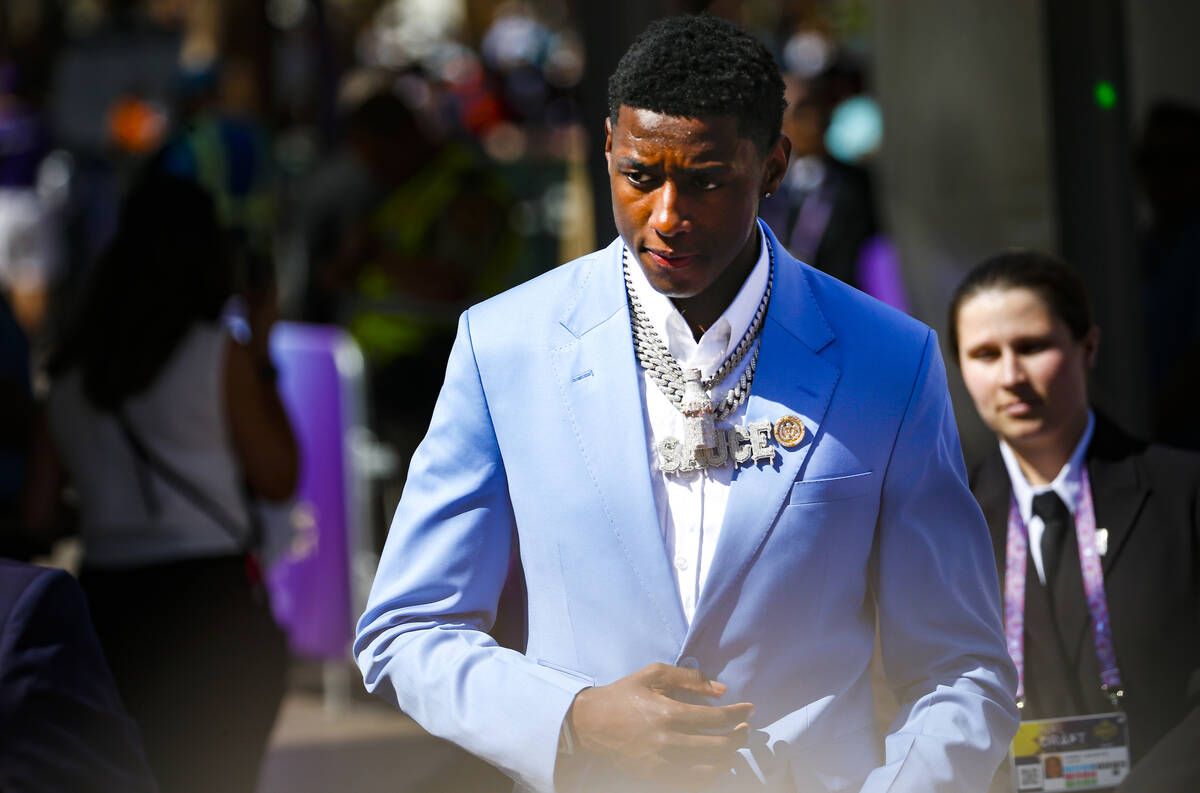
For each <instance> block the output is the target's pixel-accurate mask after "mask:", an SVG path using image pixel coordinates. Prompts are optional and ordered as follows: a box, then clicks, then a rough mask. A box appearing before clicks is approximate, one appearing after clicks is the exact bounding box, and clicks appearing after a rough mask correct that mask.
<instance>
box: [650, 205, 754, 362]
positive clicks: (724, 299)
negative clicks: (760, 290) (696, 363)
mask: <svg viewBox="0 0 1200 793" xmlns="http://www.w3.org/2000/svg"><path fill="white" fill-rule="evenodd" d="M760 233H761V232H760V231H759V230H758V225H757V224H755V227H754V233H753V234H751V235H750V239H749V240H748V241H747V242H746V244H745V245H744V246H743V247H742V250H741V252H740V253H739V254H738V255H737V258H736V259H734V260H733V261H732V262H731V263H730V265H729V266H728V267H726V268H725V272H723V273H721V275H720V277H718V278H717V280H716V281H714V282H713V283H712V286H710V287H708V289H705V290H704V291H703V292H701V293H700V294H698V295H696V296H694V297H676V298H671V302H672V303H674V304H675V308H677V309H679V313H680V314H682V315H683V319H684V321H686V322H687V324H688V327H689V328H691V330H692V336H693V337H694V338H695V339H696V341H699V340H700V337H701V336H703V335H704V332H705V331H706V330H708V329H709V328H710V327H712V324H713V323H714V322H716V321H717V320H718V319H720V317H721V315H722V314H724V313H725V309H727V308H729V304H730V303H732V302H733V299H734V298H735V297H737V293H738V292H739V291H740V290H741V288H742V284H744V283H745V282H746V278H748V277H749V275H750V273H751V271H753V270H754V265H755V264H756V263H757V262H758V255H759V251H760V250H761V247H762V244H761V243H760V242H759V234H760Z"/></svg>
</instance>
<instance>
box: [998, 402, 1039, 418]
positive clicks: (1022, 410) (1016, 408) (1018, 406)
mask: <svg viewBox="0 0 1200 793" xmlns="http://www.w3.org/2000/svg"><path fill="white" fill-rule="evenodd" d="M1036 409H1037V404H1036V403H1033V402H1025V401H1024V400H1022V401H1019V402H1009V403H1008V404H1006V405H1001V406H1000V412H1001V413H1003V414H1004V415H1005V416H1028V415H1029V414H1031V413H1033V412H1034V411H1035V410H1036Z"/></svg>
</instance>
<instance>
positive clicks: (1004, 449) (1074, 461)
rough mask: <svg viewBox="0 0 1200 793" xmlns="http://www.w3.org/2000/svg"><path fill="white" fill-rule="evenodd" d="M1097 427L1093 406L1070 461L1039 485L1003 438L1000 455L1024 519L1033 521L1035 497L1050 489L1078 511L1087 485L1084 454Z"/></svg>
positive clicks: (1072, 508)
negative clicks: (1029, 477) (1050, 480)
mask: <svg viewBox="0 0 1200 793" xmlns="http://www.w3.org/2000/svg"><path fill="white" fill-rule="evenodd" d="M1095 429H1096V415H1095V414H1094V413H1093V412H1092V411H1091V409H1089V410H1088V420H1087V426H1086V427H1085V428H1084V430H1083V436H1082V437H1080V439H1079V443H1077V444H1076V445H1075V451H1073V452H1072V453H1071V457H1070V459H1068V460H1067V464H1066V465H1064V466H1063V467H1062V470H1061V471H1059V472H1058V475H1057V476H1055V477H1054V481H1053V482H1051V483H1050V484H1048V485H1038V486H1037V487H1034V486H1033V485H1031V484H1029V480H1028V479H1026V478H1025V472H1024V471H1022V470H1021V464H1020V463H1018V462H1017V455H1016V453H1014V452H1013V450H1012V449H1011V448H1010V447H1009V445H1008V444H1007V443H1005V442H1004V441H1000V456H1001V457H1003V458H1004V467H1005V468H1007V469H1008V481H1009V482H1011V483H1012V491H1013V497H1014V498H1016V499H1017V508H1018V509H1019V510H1020V511H1021V520H1023V521H1025V524H1026V525H1029V519H1030V518H1031V517H1032V516H1033V497H1034V496H1036V495H1038V494H1039V493H1045V492H1046V491H1048V490H1053V491H1054V492H1055V493H1057V494H1058V497H1059V498H1061V499H1062V500H1063V503H1064V504H1066V505H1067V509H1069V510H1070V511H1071V514H1072V515H1074V514H1075V508H1076V505H1077V504H1078V503H1079V492H1080V490H1081V489H1082V488H1083V457H1084V454H1086V453H1087V448H1088V444H1090V443H1091V442H1092V433H1093V431H1094V430H1095Z"/></svg>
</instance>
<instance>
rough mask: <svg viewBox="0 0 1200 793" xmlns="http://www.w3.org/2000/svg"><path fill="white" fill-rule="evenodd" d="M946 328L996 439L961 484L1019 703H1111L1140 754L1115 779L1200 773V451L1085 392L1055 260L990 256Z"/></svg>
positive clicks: (1082, 357) (1166, 780)
mask: <svg viewBox="0 0 1200 793" xmlns="http://www.w3.org/2000/svg"><path fill="white" fill-rule="evenodd" d="M949 327H950V346H951V348H952V350H953V352H954V354H955V357H956V359H957V361H958V363H959V367H960V369H961V372H962V376H963V380H964V382H965V383H966V386H967V390H968V391H969V392H970V394H971V397H972V399H973V400H974V402H975V407H976V408H977V409H978V411H979V415H980V417H981V418H982V419H983V421H984V423H986V424H987V425H988V427H990V428H991V429H992V430H993V431H994V432H995V433H996V436H997V439H998V441H999V443H998V444H997V445H996V448H995V449H994V451H993V452H992V453H991V454H990V455H989V456H988V457H987V459H986V460H984V461H983V462H982V463H981V464H980V465H979V466H978V467H976V468H975V469H974V470H973V471H972V474H971V488H972V491H973V492H974V493H975V496H976V498H977V499H978V500H979V503H980V505H981V506H982V508H983V512H984V515H985V517H986V518H987V521H988V526H989V527H990V529H991V534H992V544H993V548H994V550H995V554H996V564H997V567H998V570H999V576H1000V581H1001V582H1002V584H1003V589H1004V596H1005V620H1006V626H1005V627H1006V630H1007V632H1008V642H1009V648H1010V652H1014V655H1015V656H1017V655H1023V659H1024V674H1023V686H1024V691H1023V696H1024V708H1023V710H1022V713H1021V715H1022V718H1023V719H1026V720H1029V719H1060V718H1064V717H1069V716H1080V715H1085V714H1096V713H1110V712H1113V711H1117V710H1119V711H1121V712H1123V713H1124V714H1126V715H1127V717H1128V726H1129V741H1130V743H1129V757H1130V759H1131V760H1132V763H1133V770H1132V773H1131V774H1130V776H1129V777H1128V778H1127V779H1126V780H1125V782H1124V784H1123V785H1122V786H1121V787H1120V788H1119V789H1120V790H1122V791H1127V793H1185V791H1195V790H1200V755H1198V754H1197V752H1196V748H1197V747H1198V746H1200V455H1196V454H1193V453H1190V452H1186V451H1179V450H1174V449H1169V448H1166V447H1163V446H1157V445H1149V444H1147V443H1145V442H1144V441H1140V440H1138V439H1136V438H1133V437H1131V436H1130V435H1128V434H1127V433H1126V432H1125V431H1124V430H1122V429H1121V428H1120V427H1118V426H1117V425H1116V424H1115V423H1113V421H1111V420H1110V419H1109V418H1107V417H1106V416H1104V415H1103V414H1102V413H1100V412H1098V411H1096V410H1095V409H1094V408H1092V407H1091V406H1090V405H1089V403H1088V393H1087V377H1088V372H1089V371H1090V370H1091V369H1092V366H1093V364H1094V363H1095V359H1096V354H1097V351H1098V348H1099V342H1100V331H1099V328H1097V327H1096V325H1095V324H1094V323H1093V320H1092V313H1091V306H1090V303H1089V300H1088V296H1087V293H1086V291H1085V289H1084V286H1083V282H1082V281H1081V280H1080V279H1079V277H1078V276H1076V275H1075V274H1074V273H1073V272H1072V271H1071V270H1070V269H1069V268H1068V267H1067V265H1066V264H1065V263H1063V262H1061V261H1059V260H1057V259H1054V258H1052V257H1050V256H1047V255H1045V254H1041V253H1037V252H1034V251H1013V252H1008V253H1004V254H1000V255H998V256H995V257H993V258H990V259H988V260H986V261H985V262H983V263H982V264H980V265H979V266H978V267H976V268H975V269H974V270H972V271H971V272H970V273H969V274H968V275H967V277H966V278H965V279H964V280H963V282H962V283H961V284H960V285H959V286H958V289H957V290H956V292H955V294H954V297H953V300H952V302H951V304H950V311H949ZM1026 548H1027V552H1026V550H1024V549H1026ZM1022 622H1023V629H1022ZM1102 639H1103V640H1104V641H1106V642H1107V649H1102V648H1101V647H1100V646H1099V645H1101V644H1102V643H1103V642H1102ZM1114 648H1115V654H1114ZM1018 667H1020V663H1019V662H1018ZM1106 670H1112V672H1114V673H1115V677H1113V676H1111V673H1109V674H1106V675H1102V672H1105V671H1106ZM1102 684H1103V685H1102ZM1104 687H1107V690H1103V689H1104ZM1118 690H1122V691H1123V694H1122V695H1119V696H1116V695H1115V692H1116V691H1118ZM1004 769H1007V765H1006V766H1005V767H1004ZM1004 769H1002V774H1001V776H1006V775H1005V774H1004V773H1003V770H1004ZM995 789H997V790H1012V787H1011V786H1010V785H1008V784H1007V780H1001V779H1000V778H998V780H997V787H996V788H995Z"/></svg>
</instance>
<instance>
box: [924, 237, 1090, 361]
mask: <svg viewBox="0 0 1200 793" xmlns="http://www.w3.org/2000/svg"><path fill="white" fill-rule="evenodd" d="M989 289H1028V290H1029V291H1031V292H1033V293H1034V294H1035V295H1037V296H1038V299H1040V300H1041V301H1042V303H1043V304H1045V306H1046V308H1047V309H1048V310H1049V311H1050V313H1051V314H1053V315H1054V316H1056V317H1058V318H1059V319H1061V320H1062V321H1063V322H1065V323H1066V324H1067V327H1068V328H1069V329H1070V331H1071V335H1072V336H1073V337H1074V338H1075V339H1076V340H1079V339H1082V338H1083V337H1084V336H1086V335H1087V332H1088V331H1089V330H1091V329H1092V324H1093V320H1092V304H1091V301H1090V300H1088V294H1087V289H1086V287H1084V285H1083V281H1082V279H1080V277H1079V276H1078V275H1076V274H1075V271H1074V270H1072V269H1071V268H1070V267H1069V266H1068V265H1067V263H1066V262H1064V261H1062V260H1061V259H1057V258H1055V257H1053V256H1051V255H1049V254H1046V253H1041V252H1039V251H1033V250H1026V249H1015V250H1011V251H1005V252H1004V253H1000V254H997V255H995V256H992V257H990V258H988V259H985V260H984V261H983V262H982V263H980V264H979V265H978V266H976V267H975V269H973V270H971V272H969V273H967V277H966V278H964V279H963V280H962V283H960V284H959V285H958V288H957V289H955V290H954V296H953V297H952V298H951V299H950V316H949V320H950V321H949V323H948V328H949V336H950V349H951V351H953V353H954V357H955V358H958V314H959V312H960V311H961V310H962V306H963V303H965V302H967V300H968V299H970V298H972V297H974V296H975V295H977V294H978V293H980V292H983V291H986V290H989Z"/></svg>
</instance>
